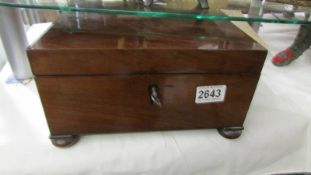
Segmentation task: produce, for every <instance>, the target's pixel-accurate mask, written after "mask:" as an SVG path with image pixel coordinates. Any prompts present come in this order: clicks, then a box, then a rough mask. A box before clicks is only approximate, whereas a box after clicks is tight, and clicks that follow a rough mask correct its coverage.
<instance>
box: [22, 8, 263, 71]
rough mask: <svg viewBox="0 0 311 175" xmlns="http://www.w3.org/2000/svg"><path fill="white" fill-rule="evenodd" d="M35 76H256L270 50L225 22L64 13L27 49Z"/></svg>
mask: <svg viewBox="0 0 311 175" xmlns="http://www.w3.org/2000/svg"><path fill="white" fill-rule="evenodd" d="M27 53H28V57H29V60H30V64H31V67H32V71H33V73H34V74H35V75H96V74H141V73H150V74H153V73H256V74H258V73H259V72H260V71H261V68H262V65H263V62H264V60H265V57H266V53H267V52H266V50H265V49H264V48H263V47H262V46H261V45H260V44H258V43H256V42H255V41H254V40H253V39H251V38H250V37H249V36H247V35H246V34H244V33H243V32H241V31H240V30H239V29H238V28H237V27H235V26H234V25H232V24H231V23H230V22H227V21H218V22H213V21H206V20H204V21H200V20H181V19H167V18H165V19H164V18H146V17H137V16H125V15H100V14H79V15H77V14H76V15H74V13H70V14H62V15H61V16H60V18H59V19H58V21H57V22H56V23H55V25H54V26H53V27H52V28H51V29H50V30H49V31H48V32H47V33H46V34H45V35H44V36H43V37H42V38H41V39H40V40H39V41H37V42H36V43H35V44H34V45H32V46H30V47H29V48H28V50H27Z"/></svg>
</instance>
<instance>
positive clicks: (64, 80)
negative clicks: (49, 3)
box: [36, 74, 258, 135]
mask: <svg viewBox="0 0 311 175" xmlns="http://www.w3.org/2000/svg"><path fill="white" fill-rule="evenodd" d="M257 79H258V77H257V76H248V75H206V74H198V75H182V74H181V75H133V76H68V77H66V76H64V77H61V76H59V77H56V76H51V77H36V82H37V85H38V90H39V92H40V96H41V99H42V103H43V107H44V110H45V113H46V117H47V120H48V124H49V127H50V131H51V133H52V134H54V135H61V134H89V133H101V132H128V131H153V130H176V129H200V128H220V127H226V126H242V125H243V121H244V118H245V116H246V113H247V110H248V107H249V104H250V101H251V99H252V96H253V93H254V91H255V87H256V84H257ZM150 85H157V86H158V87H159V98H160V100H161V102H162V105H163V106H162V107H161V108H160V107H158V106H156V105H155V104H152V103H151V100H150V96H149V91H148V88H149V86H150ZM205 85H227V93H226V97H225V101H224V102H220V103H207V104H196V103H195V94H196V87H197V86H205Z"/></svg>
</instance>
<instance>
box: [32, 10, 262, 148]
mask: <svg viewBox="0 0 311 175" xmlns="http://www.w3.org/2000/svg"><path fill="white" fill-rule="evenodd" d="M94 16H95V15H93V16H92V18H88V17H87V16H83V15H80V19H79V20H78V19H75V18H72V17H68V18H66V16H63V17H62V19H60V20H59V22H58V24H56V25H55V26H54V27H53V28H52V29H50V31H48V32H47V33H46V34H45V36H43V37H42V38H41V39H40V40H39V41H38V42H37V43H36V44H34V45H33V46H31V47H30V48H29V49H28V55H29V59H30V63H31V67H32V71H33V73H34V75H35V80H36V83H37V86H38V91H39V94H40V97H41V100H42V104H43V107H44V111H45V114H46V118H47V121H48V125H49V128H50V132H51V136H52V139H53V141H54V144H55V140H56V141H58V142H56V145H58V146H64V143H66V144H67V143H68V142H66V141H68V140H69V142H70V141H72V140H70V139H68V138H70V137H71V136H72V135H83V134H91V133H110V132H130V131H135V132H136V131H155V130H179V129H203V128H218V129H219V128H225V127H229V128H227V129H228V130H225V131H228V132H222V134H223V135H224V136H227V137H230V136H232V135H230V134H232V133H233V135H234V133H236V132H235V130H236V129H237V128H238V129H237V130H240V129H241V128H240V127H241V126H243V122H244V119H245V116H246V113H247V110H248V107H249V105H250V102H251V99H252V96H253V93H254V91H255V88H256V84H257V81H258V78H259V76H260V71H261V68H262V66H263V63H264V60H265V57H266V53H267V52H266V50H265V49H264V48H262V47H261V46H260V45H258V44H257V43H256V42H255V41H253V40H252V39H250V38H249V37H248V36H246V35H245V34H244V33H242V32H240V31H239V30H238V29H237V28H236V27H235V26H233V25H232V24H231V23H230V22H211V21H194V20H179V19H164V18H143V17H134V16H104V15H102V16H100V15H96V16H95V17H94ZM219 85H221V86H219ZM200 86H203V94H202V95H201V97H202V98H210V99H207V101H209V102H208V103H196V100H197V99H196V98H199V96H200V94H198V93H200V92H198V91H197V89H199V90H201V89H202V88H197V87H200ZM204 86H207V87H209V88H210V89H207V90H209V92H207V91H206V90H205V91H204ZM216 87H224V88H223V89H224V90H223V89H220V90H219V92H221V93H225V96H224V97H223V99H221V98H222V97H220V96H218V98H219V99H218V101H217V100H215V102H213V99H211V98H216V93H217V92H218V91H217V88H216ZM213 88H214V89H213ZM215 88H216V89H215ZM213 90H214V95H213V92H212V91H213ZM219 95H220V94H219ZM212 96H214V97H212ZM203 101H204V100H203ZM221 101H222V102H221ZM230 127H234V128H231V129H230ZM222 131H224V130H222ZM228 133H229V135H228ZM238 136H239V134H238ZM233 137H235V136H233ZM65 138H66V139H67V140H66V139H65ZM61 139H63V140H61Z"/></svg>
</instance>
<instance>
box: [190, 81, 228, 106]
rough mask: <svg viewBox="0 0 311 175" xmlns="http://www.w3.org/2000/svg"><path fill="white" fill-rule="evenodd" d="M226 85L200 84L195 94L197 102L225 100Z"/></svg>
mask: <svg viewBox="0 0 311 175" xmlns="http://www.w3.org/2000/svg"><path fill="white" fill-rule="evenodd" d="M226 89H227V86H226V85H211V86H198V87H197V92H196V95H195V103H196V104H201V103H217V102H223V101H224V100H225V95H226Z"/></svg>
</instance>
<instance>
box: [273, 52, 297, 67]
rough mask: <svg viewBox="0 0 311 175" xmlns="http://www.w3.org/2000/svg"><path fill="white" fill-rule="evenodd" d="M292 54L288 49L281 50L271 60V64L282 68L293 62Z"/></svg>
mask: <svg viewBox="0 0 311 175" xmlns="http://www.w3.org/2000/svg"><path fill="white" fill-rule="evenodd" d="M295 59H296V58H295V56H294V52H293V51H292V50H290V49H286V50H283V51H281V52H279V53H278V54H276V55H275V56H274V57H273V58H272V63H273V64H275V65H277V66H284V65H287V64H289V63H290V62H292V61H293V60H295Z"/></svg>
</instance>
